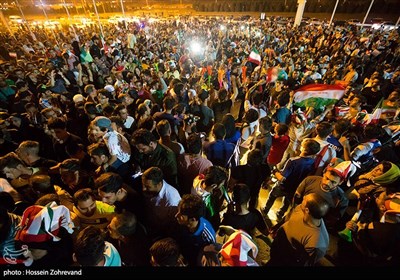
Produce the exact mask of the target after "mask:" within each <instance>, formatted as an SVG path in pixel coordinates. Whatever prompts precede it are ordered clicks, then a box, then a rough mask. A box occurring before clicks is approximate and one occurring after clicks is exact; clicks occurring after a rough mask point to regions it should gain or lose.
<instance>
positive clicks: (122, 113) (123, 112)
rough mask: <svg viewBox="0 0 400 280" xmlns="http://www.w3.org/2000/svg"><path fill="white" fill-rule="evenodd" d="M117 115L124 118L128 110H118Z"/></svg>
mask: <svg viewBox="0 0 400 280" xmlns="http://www.w3.org/2000/svg"><path fill="white" fill-rule="evenodd" d="M119 116H120V117H121V119H122V120H126V119H127V118H128V110H127V109H122V110H120V111H119Z"/></svg>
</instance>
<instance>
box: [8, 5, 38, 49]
mask: <svg viewBox="0 0 400 280" xmlns="http://www.w3.org/2000/svg"><path fill="white" fill-rule="evenodd" d="M15 3H16V4H17V6H18V9H19V12H20V13H21V16H22V18H23V19H24V21H25V22H26V27H28V30H29V33H31V36H32V39H33V40H35V41H36V36H35V34H33V32H32V30H31V28H30V26H29V24H28V21H27V20H26V18H25V14H24V12H23V11H22V9H21V5H20V4H19V2H18V0H15ZM13 36H14V35H13Z"/></svg>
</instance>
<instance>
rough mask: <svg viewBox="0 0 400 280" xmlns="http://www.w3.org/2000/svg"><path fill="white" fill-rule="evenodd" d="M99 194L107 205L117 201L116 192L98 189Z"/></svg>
mask: <svg viewBox="0 0 400 280" xmlns="http://www.w3.org/2000/svg"><path fill="white" fill-rule="evenodd" d="M99 196H100V197H101V201H103V202H104V203H107V204H109V205H114V203H115V202H116V201H117V193H113V192H109V193H106V192H103V191H101V190H99Z"/></svg>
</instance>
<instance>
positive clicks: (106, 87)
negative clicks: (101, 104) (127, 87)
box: [104, 85, 115, 92]
mask: <svg viewBox="0 0 400 280" xmlns="http://www.w3.org/2000/svg"><path fill="white" fill-rule="evenodd" d="M104 89H105V90H107V91H108V92H113V91H115V88H114V87H113V86H112V85H106V86H105V87H104Z"/></svg>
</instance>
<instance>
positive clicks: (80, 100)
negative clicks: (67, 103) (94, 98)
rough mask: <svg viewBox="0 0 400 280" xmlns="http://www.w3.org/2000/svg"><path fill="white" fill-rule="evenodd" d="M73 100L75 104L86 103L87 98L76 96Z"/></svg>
mask: <svg viewBox="0 0 400 280" xmlns="http://www.w3.org/2000/svg"><path fill="white" fill-rule="evenodd" d="M72 100H73V101H74V102H75V103H78V102H84V101H85V97H83V95H82V94H75V95H74V97H72Z"/></svg>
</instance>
